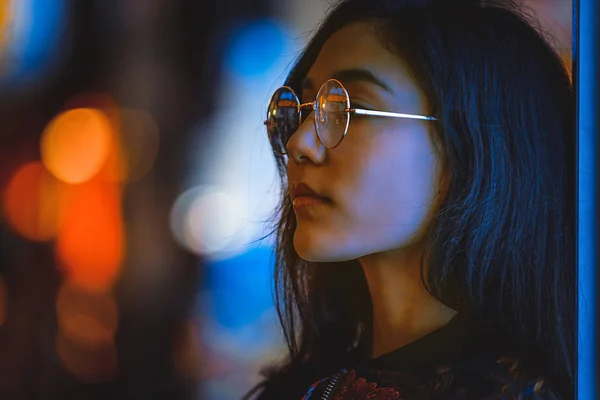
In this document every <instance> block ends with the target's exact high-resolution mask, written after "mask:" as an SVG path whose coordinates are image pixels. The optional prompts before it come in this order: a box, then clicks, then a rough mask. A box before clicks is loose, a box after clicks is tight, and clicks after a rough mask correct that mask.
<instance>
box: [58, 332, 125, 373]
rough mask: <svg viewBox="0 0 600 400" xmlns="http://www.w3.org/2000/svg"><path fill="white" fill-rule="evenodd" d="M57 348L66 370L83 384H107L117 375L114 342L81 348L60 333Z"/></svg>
mask: <svg viewBox="0 0 600 400" xmlns="http://www.w3.org/2000/svg"><path fill="white" fill-rule="evenodd" d="M55 346H56V354H57V355H58V357H59V358H60V360H61V362H62V365H63V367H64V368H65V370H67V371H68V372H69V373H70V374H71V375H73V376H74V377H76V378H78V379H79V380H81V381H83V382H89V383H94V382H106V381H109V380H111V379H113V378H114V377H115V375H116V374H117V349H116V347H115V344H114V342H111V343H109V344H106V345H104V346H100V347H95V348H89V347H81V346H80V345H78V344H77V343H76V342H74V341H72V340H69V338H67V337H66V336H65V335H63V334H62V333H61V332H59V333H58V334H57V335H56V337H55Z"/></svg>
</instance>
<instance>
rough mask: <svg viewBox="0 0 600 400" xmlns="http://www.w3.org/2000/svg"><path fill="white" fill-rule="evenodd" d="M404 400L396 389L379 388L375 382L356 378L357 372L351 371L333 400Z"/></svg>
mask: <svg viewBox="0 0 600 400" xmlns="http://www.w3.org/2000/svg"><path fill="white" fill-rule="evenodd" d="M365 399H366V400H403V397H402V396H400V393H398V391H397V390H396V389H394V388H391V387H386V388H380V387H377V384H376V383H374V382H367V381H366V379H365V378H358V379H357V378H356V371H354V370H353V369H351V370H350V371H348V374H347V375H346V377H345V378H344V379H343V381H342V382H341V384H340V386H339V388H338V390H336V393H335V395H334V396H333V400H365Z"/></svg>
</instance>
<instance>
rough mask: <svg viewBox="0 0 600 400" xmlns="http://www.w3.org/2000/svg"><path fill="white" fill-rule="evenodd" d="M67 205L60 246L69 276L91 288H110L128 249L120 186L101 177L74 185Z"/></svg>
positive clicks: (58, 252) (59, 253) (58, 243)
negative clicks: (125, 239)
mask: <svg viewBox="0 0 600 400" xmlns="http://www.w3.org/2000/svg"><path fill="white" fill-rule="evenodd" d="M65 208H66V209H67V210H68V213H65V216H64V217H63V218H62V221H61V229H60V231H59V234H58V240H57V244H56V249H57V258H58V261H59V263H60V264H61V266H62V268H63V270H64V272H65V274H66V278H67V280H68V281H70V282H72V283H74V284H77V285H79V286H81V287H83V288H86V289H88V290H94V291H98V290H100V291H101V290H106V288H108V287H110V286H111V285H112V284H113V283H114V281H115V279H116V278H117V276H118V273H119V269H120V266H121V263H122V261H123V257H124V251H125V244H124V228H123V221H122V218H121V209H120V188H119V187H118V186H117V185H115V184H113V183H110V182H106V181H103V180H101V179H99V178H96V179H93V180H91V181H89V182H86V183H84V184H81V185H77V186H72V187H71V192H70V193H69V195H68V200H67V201H66V202H65Z"/></svg>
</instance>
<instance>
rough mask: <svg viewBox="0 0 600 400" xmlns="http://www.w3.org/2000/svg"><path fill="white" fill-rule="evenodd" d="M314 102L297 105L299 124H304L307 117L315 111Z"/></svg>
mask: <svg viewBox="0 0 600 400" xmlns="http://www.w3.org/2000/svg"><path fill="white" fill-rule="evenodd" d="M315 107H316V101H311V102H307V103H302V104H298V118H299V120H300V123H302V122H304V121H305V120H306V118H308V116H309V115H310V114H311V113H312V112H313V111H315Z"/></svg>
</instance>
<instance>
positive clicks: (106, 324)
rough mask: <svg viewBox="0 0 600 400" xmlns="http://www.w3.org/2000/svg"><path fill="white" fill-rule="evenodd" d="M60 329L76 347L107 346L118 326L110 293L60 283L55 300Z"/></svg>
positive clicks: (114, 301) (114, 302)
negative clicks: (90, 290)
mask: <svg viewBox="0 0 600 400" xmlns="http://www.w3.org/2000/svg"><path fill="white" fill-rule="evenodd" d="M56 314H57V317H58V325H59V328H60V332H61V333H62V334H63V335H64V336H65V337H66V338H68V339H69V340H71V341H73V342H74V343H76V344H77V345H79V346H80V347H85V348H91V349H93V348H97V347H102V346H108V345H110V343H112V341H113V340H114V335H115V332H116V331H117V326H118V309H117V302H116V300H115V298H114V296H113V295H112V293H110V292H88V291H85V290H84V289H82V288H79V287H77V286H74V285H70V284H68V283H67V284H63V286H62V287H61V288H60V290H59V292H58V296H57V300H56Z"/></svg>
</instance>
